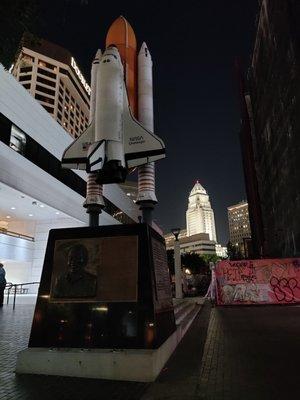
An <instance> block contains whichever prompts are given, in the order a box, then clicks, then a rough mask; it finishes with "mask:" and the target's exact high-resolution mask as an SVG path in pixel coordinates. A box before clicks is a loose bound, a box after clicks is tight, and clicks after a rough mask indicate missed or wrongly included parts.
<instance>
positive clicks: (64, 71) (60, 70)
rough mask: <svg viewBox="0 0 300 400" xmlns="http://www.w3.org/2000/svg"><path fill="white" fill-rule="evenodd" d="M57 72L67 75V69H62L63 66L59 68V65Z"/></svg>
mask: <svg viewBox="0 0 300 400" xmlns="http://www.w3.org/2000/svg"><path fill="white" fill-rule="evenodd" d="M59 72H60V73H61V74H64V75H68V71H67V70H66V69H64V68H60V67H59Z"/></svg>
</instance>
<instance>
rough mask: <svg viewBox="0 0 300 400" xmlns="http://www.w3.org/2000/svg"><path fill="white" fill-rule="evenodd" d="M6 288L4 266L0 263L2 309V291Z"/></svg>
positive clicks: (0, 299) (0, 300)
mask: <svg viewBox="0 0 300 400" xmlns="http://www.w3.org/2000/svg"><path fill="white" fill-rule="evenodd" d="M5 286H6V279H5V269H4V265H3V264H2V263H0V307H3V300H4V290H5Z"/></svg>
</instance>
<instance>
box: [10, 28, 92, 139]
mask: <svg viewBox="0 0 300 400" xmlns="http://www.w3.org/2000/svg"><path fill="white" fill-rule="evenodd" d="M11 73H12V75H13V76H14V77H15V78H16V79H17V80H18V81H19V82H20V83H21V84H22V85H23V87H24V88H25V89H26V90H28V92H29V93H30V94H31V95H32V96H33V97H34V98H35V99H36V100H37V101H38V102H39V103H40V104H41V105H42V106H43V107H44V108H45V109H46V110H47V111H48V112H49V113H50V114H51V116H52V117H53V118H54V119H55V120H56V121H57V122H58V123H59V124H60V125H61V126H62V127H63V128H64V129H65V130H66V131H67V132H69V133H70V134H71V135H72V136H73V137H74V138H76V137H78V136H79V135H80V133H82V132H83V130H84V129H85V128H86V127H87V125H88V122H89V106H90V93H91V89H90V86H89V85H88V83H87V81H86V79H85V78H84V76H83V75H82V73H81V71H80V69H79V67H78V65H77V63H76V61H75V59H74V57H73V56H72V54H71V53H70V52H69V51H68V50H66V49H64V48H63V47H61V46H58V45H56V44H54V43H51V42H49V41H47V40H44V39H34V40H33V39H32V38H31V37H30V36H29V35H26V36H24V38H23V40H22V45H21V48H20V50H19V52H18V54H17V55H16V60H15V63H14V66H13V68H12V71H11Z"/></svg>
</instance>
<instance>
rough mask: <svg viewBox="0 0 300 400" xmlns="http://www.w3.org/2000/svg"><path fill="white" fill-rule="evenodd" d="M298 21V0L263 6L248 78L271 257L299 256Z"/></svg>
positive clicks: (265, 1) (276, 0) (265, 2)
mask: <svg viewBox="0 0 300 400" xmlns="http://www.w3.org/2000/svg"><path fill="white" fill-rule="evenodd" d="M299 15H300V3H299V1H297V0H286V1H281V0H263V1H261V2H260V13H259V19H258V25H257V33H256V40H255V45H254V51H253V56H252V63H251V67H250V71H249V74H248V86H249V91H248V94H249V102H248V104H250V106H251V109H250V108H248V111H249V110H250V112H249V113H248V115H249V117H250V122H251V124H252V132H251V139H252V145H253V148H254V151H253V152H254V161H253V166H254V168H255V172H256V177H257V182H258V191H259V201H260V206H261V212H262V222H263V232H264V241H265V252H264V255H265V256H269V257H270V256H271V257H278V256H279V257H280V256H282V257H286V256H296V255H299V254H300V253H299V252H300V186H299V182H300V158H299V149H300V136H299V128H300V114H299V107H300V94H299V93H300V91H299V85H300V69H299V60H300V48H299V37H300V28H299ZM248 201H249V202H250V201H251V199H248ZM249 209H250V204H249ZM250 214H251V213H250ZM250 216H251V215H250Z"/></svg>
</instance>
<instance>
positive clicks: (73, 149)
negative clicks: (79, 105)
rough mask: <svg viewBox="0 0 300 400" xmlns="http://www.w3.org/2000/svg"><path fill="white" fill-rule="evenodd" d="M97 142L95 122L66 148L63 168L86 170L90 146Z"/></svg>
mask: <svg viewBox="0 0 300 400" xmlns="http://www.w3.org/2000/svg"><path fill="white" fill-rule="evenodd" d="M94 141H95V124H94V121H93V122H92V123H91V124H90V125H89V126H88V127H87V129H86V130H85V131H84V132H83V133H82V134H81V135H80V136H79V138H77V139H76V140H75V141H74V142H73V143H71V144H70V146H69V147H67V148H66V150H65V151H64V154H63V157H62V167H63V168H68V169H82V170H86V166H87V152H88V149H89V146H90V145H91V144H92V143H94Z"/></svg>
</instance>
